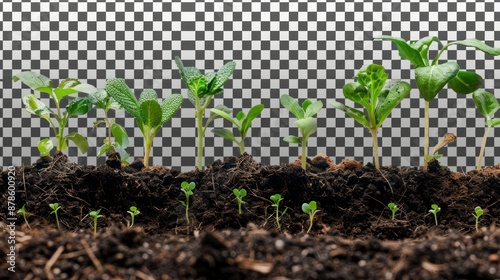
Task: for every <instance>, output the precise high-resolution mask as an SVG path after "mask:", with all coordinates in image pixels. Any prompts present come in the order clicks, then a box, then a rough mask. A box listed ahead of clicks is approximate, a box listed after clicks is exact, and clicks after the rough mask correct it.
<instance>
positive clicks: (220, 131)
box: [212, 128, 238, 142]
mask: <svg viewBox="0 0 500 280" xmlns="http://www.w3.org/2000/svg"><path fill="white" fill-rule="evenodd" d="M212 132H213V133H214V134H215V135H217V136H219V137H222V138H224V139H227V140H229V141H233V142H238V140H236V138H235V137H234V135H233V133H232V132H231V131H229V130H228V129H225V128H214V129H212Z"/></svg>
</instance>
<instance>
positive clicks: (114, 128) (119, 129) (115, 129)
mask: <svg viewBox="0 0 500 280" xmlns="http://www.w3.org/2000/svg"><path fill="white" fill-rule="evenodd" d="M111 133H112V134H113V137H114V138H115V142H116V143H118V145H120V146H121V147H123V148H124V149H126V148H127V147H128V134H127V131H126V130H125V128H124V127H123V126H121V125H119V124H117V123H113V124H112V125H111Z"/></svg>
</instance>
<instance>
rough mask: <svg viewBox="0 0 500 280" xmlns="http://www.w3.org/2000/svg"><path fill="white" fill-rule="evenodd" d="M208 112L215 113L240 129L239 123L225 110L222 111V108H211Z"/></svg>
mask: <svg viewBox="0 0 500 280" xmlns="http://www.w3.org/2000/svg"><path fill="white" fill-rule="evenodd" d="M210 112H212V113H214V114H215V115H218V116H220V117H222V118H224V119H226V120H228V121H230V122H231V123H233V124H234V125H235V126H236V127H237V128H238V129H240V124H239V123H238V122H237V121H235V120H234V119H233V118H232V117H231V116H230V115H228V114H227V113H226V112H224V111H222V110H218V109H215V108H213V109H211V110H210Z"/></svg>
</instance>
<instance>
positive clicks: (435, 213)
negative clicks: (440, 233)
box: [429, 204, 441, 226]
mask: <svg viewBox="0 0 500 280" xmlns="http://www.w3.org/2000/svg"><path fill="white" fill-rule="evenodd" d="M431 208H432V209H430V210H429V212H430V213H432V215H434V221H436V226H437V225H438V218H437V213H439V211H441V207H439V206H438V205H437V204H432V205H431Z"/></svg>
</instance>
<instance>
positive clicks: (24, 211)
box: [17, 205, 31, 229]
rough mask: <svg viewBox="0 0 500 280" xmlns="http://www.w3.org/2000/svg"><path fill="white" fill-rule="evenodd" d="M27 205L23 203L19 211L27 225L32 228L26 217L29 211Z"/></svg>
mask: <svg viewBox="0 0 500 280" xmlns="http://www.w3.org/2000/svg"><path fill="white" fill-rule="evenodd" d="M25 206H26V205H23V207H22V208H21V209H19V210H17V213H18V214H21V215H23V218H24V222H25V223H26V225H27V226H28V228H29V229H31V227H30V224H29V223H28V219H27V218H26V213H27V212H26V207H25Z"/></svg>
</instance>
